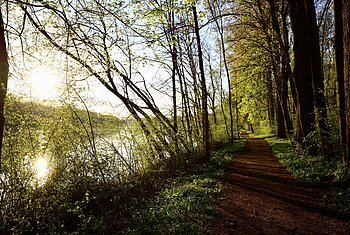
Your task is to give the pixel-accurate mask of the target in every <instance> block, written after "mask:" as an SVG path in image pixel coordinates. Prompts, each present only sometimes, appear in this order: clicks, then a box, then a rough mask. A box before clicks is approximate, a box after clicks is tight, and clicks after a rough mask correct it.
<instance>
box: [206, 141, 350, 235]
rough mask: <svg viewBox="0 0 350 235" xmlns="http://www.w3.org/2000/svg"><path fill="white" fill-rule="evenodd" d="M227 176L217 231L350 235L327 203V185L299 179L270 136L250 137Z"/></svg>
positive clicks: (344, 224) (346, 227)
mask: <svg viewBox="0 0 350 235" xmlns="http://www.w3.org/2000/svg"><path fill="white" fill-rule="evenodd" d="M243 137H245V138H247V142H246V150H245V151H244V152H242V153H241V154H238V155H237V156H236V157H235V160H234V161H233V162H231V163H230V165H229V167H228V170H227V172H226V174H225V176H224V178H223V181H222V184H223V188H222V192H221V193H220V195H219V199H218V209H217V212H216V213H217V215H216V219H215V220H214V222H213V230H212V231H213V234H218V235H220V234H350V223H349V222H346V221H344V220H342V219H340V218H339V217H338V216H337V215H336V214H332V213H331V212H330V211H328V210H326V209H324V208H323V207H322V202H323V200H322V197H321V195H320V194H321V191H322V190H323V188H322V186H315V185H308V184H304V183H302V182H300V181H298V180H296V179H294V178H293V177H292V176H291V175H290V173H289V172H288V171H287V170H286V168H285V167H283V166H282V165H281V164H280V163H279V162H278V161H277V159H276V158H275V157H274V156H273V154H272V150H271V147H270V146H269V144H268V143H267V142H266V141H265V140H264V139H258V138H250V137H248V135H247V134H245V135H244V136H243Z"/></svg>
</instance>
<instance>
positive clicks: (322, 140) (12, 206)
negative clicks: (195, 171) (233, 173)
mask: <svg viewBox="0 0 350 235" xmlns="http://www.w3.org/2000/svg"><path fill="white" fill-rule="evenodd" d="M0 7H1V8H0V10H1V12H0V146H1V148H0V233H1V234H2V233H4V234H7V233H18V234H20V233H44V234H46V233H65V232H68V233H72V232H77V233H97V231H99V233H103V232H101V231H105V232H107V233H108V232H110V231H113V230H114V229H116V230H117V231H119V230H122V229H124V227H125V226H126V224H127V222H125V220H127V218H129V217H128V216H127V215H126V214H128V213H129V214H131V213H132V212H130V211H132V210H133V207H136V204H137V202H139V201H142V200H143V199H141V198H139V196H140V194H142V193H140V192H142V190H145V192H144V194H145V197H147V195H148V194H151V193H150V192H146V191H147V189H148V190H149V191H152V190H153V189H155V188H156V186H154V185H157V184H158V183H157V182H158V181H160V180H161V179H162V178H163V177H164V178H166V177H165V175H171V174H172V173H173V174H176V172H177V170H179V169H183V168H190V166H191V165H193V164H197V163H201V164H210V161H211V157H210V156H211V152H212V150H213V149H215V148H217V147H218V146H222V145H225V144H227V143H231V144H233V143H235V142H237V141H238V139H239V137H240V131H241V130H249V131H251V132H257V133H260V134H261V133H265V134H266V133H272V134H273V135H275V136H277V137H279V138H289V139H291V141H292V145H293V147H294V150H295V151H297V152H298V153H300V154H305V155H311V156H312V157H314V158H315V159H319V161H320V162H322V164H324V165H325V166H326V165H327V166H328V165H329V164H332V166H334V167H333V168H332V171H330V173H329V175H328V177H329V178H331V180H332V181H337V182H346V181H347V179H348V173H349V159H350V149H349V141H350V133H349V132H350V95H349V84H350V3H349V1H347V0H334V1H331V0H315V1H313V0H300V1H294V0H278V1H274V0H244V1H224V0H204V1H194V0H188V1H176V0H151V1H138V0H135V1H121V0H117V1H110V0H74V1H66V0H54V1H36V0H31V1H21V0H8V1H1V2H0ZM39 66H44V67H47V69H48V70H49V69H52V68H53V70H55V69H56V70H57V71H58V72H57V73H58V74H59V76H60V78H59V79H61V80H62V84H63V85H61V87H60V96H59V97H58V98H57V97H55V98H53V97H51V98H48V100H43V99H41V98H40V97H36V94H35V92H33V94H32V93H30V95H28V94H29V93H26V94H25V95H23V94H22V93H21V92H29V91H30V89H31V85H30V78H29V77H30V76H29V73H28V71H29V72H30V68H35V67H39ZM42 79H43V80H42V81H41V83H42V84H45V83H44V80H49V79H52V78H50V77H43V78H42ZM8 81H9V82H12V83H11V84H15V83H16V82H17V83H20V82H24V84H26V85H25V86H22V88H21V89H22V90H21V89H18V88H17V90H16V88H13V87H10V85H9V86H8ZM26 81H27V83H26ZM28 84H29V85H28ZM8 87H9V92H7V89H8ZM7 93H8V94H9V95H8V96H7V97H6V94H7ZM46 93H50V92H49V91H46ZM92 97H93V98H92ZM103 99H104V100H105V99H108V101H107V102H110V103H111V105H110V106H109V108H108V109H105V110H104V113H103V114H102V113H99V112H98V111H97V110H95V109H94V107H98V106H101V105H100V103H99V102H102V101H101V100H103ZM38 166H44V167H41V168H43V169H40V167H38ZM152 183H153V186H151V184H152ZM159 184H160V183H159ZM133 194H137V195H138V196H137V197H136V196H135V197H134V196H131V195H133ZM131 198H132V199H133V200H131ZM129 216H130V217H132V215H129ZM111 221H117V222H114V223H111Z"/></svg>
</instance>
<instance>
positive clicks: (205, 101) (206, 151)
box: [192, 6, 210, 161]
mask: <svg viewBox="0 0 350 235" xmlns="http://www.w3.org/2000/svg"><path fill="white" fill-rule="evenodd" d="M192 11H193V20H194V30H195V34H196V39H197V50H198V60H199V61H198V62H199V70H200V83H201V90H202V100H201V101H202V122H203V126H202V127H203V133H202V135H203V150H204V151H203V152H204V160H205V161H209V160H210V139H209V138H210V133H209V131H210V129H209V128H210V127H209V114H208V98H207V97H208V94H207V85H206V81H205V72H204V62H203V53H202V46H201V38H200V33H199V24H198V15H197V8H196V6H192Z"/></svg>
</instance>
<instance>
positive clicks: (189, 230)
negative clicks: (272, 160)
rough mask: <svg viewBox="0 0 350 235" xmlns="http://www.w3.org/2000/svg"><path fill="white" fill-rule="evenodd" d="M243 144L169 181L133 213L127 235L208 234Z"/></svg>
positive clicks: (222, 152)
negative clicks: (223, 182) (223, 184)
mask: <svg viewBox="0 0 350 235" xmlns="http://www.w3.org/2000/svg"><path fill="white" fill-rule="evenodd" d="M244 146H245V142H244V140H239V141H236V142H235V144H234V145H230V146H225V147H223V148H220V149H218V150H216V151H214V152H213V153H212V155H211V163H210V164H205V165H198V166H196V167H195V168H194V169H192V170H191V171H189V172H184V173H183V175H181V176H179V177H177V178H174V179H169V180H168V181H167V183H166V185H167V187H166V188H165V189H164V190H162V191H161V192H160V193H159V195H158V196H157V197H156V198H154V199H152V200H150V201H149V202H147V203H145V204H144V206H143V208H142V209H141V210H139V211H137V212H136V213H135V216H134V220H133V221H132V223H131V225H130V226H129V228H128V229H127V230H126V232H125V233H126V234H208V233H209V227H208V225H209V224H208V220H210V219H212V218H213V212H214V203H215V198H216V196H217V195H218V193H219V192H220V190H221V185H220V182H219V178H220V177H221V176H222V175H223V172H224V169H225V167H226V166H227V164H228V162H230V161H231V160H232V157H233V154H234V153H237V152H238V151H242V150H243V149H244Z"/></svg>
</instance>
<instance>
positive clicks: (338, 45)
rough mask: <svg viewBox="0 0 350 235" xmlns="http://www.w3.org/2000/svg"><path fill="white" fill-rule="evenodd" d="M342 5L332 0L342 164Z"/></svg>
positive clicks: (340, 1)
mask: <svg viewBox="0 0 350 235" xmlns="http://www.w3.org/2000/svg"><path fill="white" fill-rule="evenodd" d="M343 35H344V34H343V3H342V0H334V49H335V66H336V73H337V83H336V84H337V103H338V117H339V134H340V145H341V148H342V159H343V163H345V162H346V160H345V159H346V155H347V153H346V150H347V149H346V147H345V145H346V115H345V96H344V46H343Z"/></svg>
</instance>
